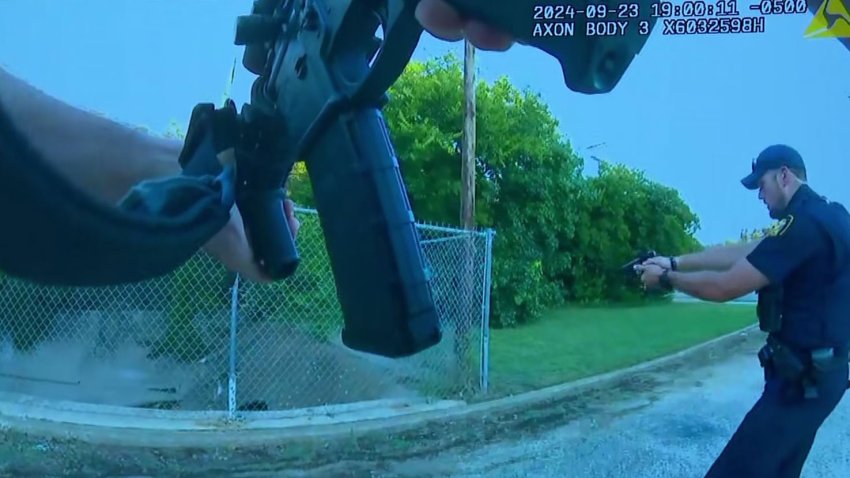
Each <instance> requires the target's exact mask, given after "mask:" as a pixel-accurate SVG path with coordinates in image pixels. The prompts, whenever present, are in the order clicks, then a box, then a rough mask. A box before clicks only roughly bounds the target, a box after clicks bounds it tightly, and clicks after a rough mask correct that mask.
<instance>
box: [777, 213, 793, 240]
mask: <svg viewBox="0 0 850 478" xmlns="http://www.w3.org/2000/svg"><path fill="white" fill-rule="evenodd" d="M793 223H794V215H793V214H789V215H788V216H785V219H783V220H781V221H779V224H777V225H776V233H775V234H774V236H781V235H783V234H785V232H786V231H788V229H789V228H790V227H791V224H793Z"/></svg>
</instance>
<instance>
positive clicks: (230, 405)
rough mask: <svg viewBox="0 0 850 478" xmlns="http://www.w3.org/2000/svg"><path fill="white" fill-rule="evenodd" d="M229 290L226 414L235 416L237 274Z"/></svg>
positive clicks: (230, 416) (237, 311) (237, 310)
mask: <svg viewBox="0 0 850 478" xmlns="http://www.w3.org/2000/svg"><path fill="white" fill-rule="evenodd" d="M230 290H231V292H230V351H229V355H230V365H229V370H228V373H227V416H228V417H229V418H234V417H235V416H236V327H237V326H238V319H239V274H236V278H235V279H234V280H233V287H231V289H230Z"/></svg>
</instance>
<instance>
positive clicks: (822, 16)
mask: <svg viewBox="0 0 850 478" xmlns="http://www.w3.org/2000/svg"><path fill="white" fill-rule="evenodd" d="M843 1H844V0H824V2H823V3H821V5H820V8H818V11H817V12H815V17H814V18H813V19H812V23H810V24H809V26H808V28H806V31H805V32H804V33H803V36H804V37H806V38H850V12H848V11H847V7H846V6H845V5H844V3H842V2H843Z"/></svg>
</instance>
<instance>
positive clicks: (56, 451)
mask: <svg viewBox="0 0 850 478" xmlns="http://www.w3.org/2000/svg"><path fill="white" fill-rule="evenodd" d="M762 340H763V338H762V336H761V334H760V333H759V332H758V331H755V332H752V333H748V334H743V335H741V336H739V337H736V338H735V339H733V340H730V341H725V342H723V343H721V344H719V345H716V346H712V347H710V348H708V349H705V350H703V351H701V352H699V353H698V354H696V355H694V356H690V357H688V358H687V359H686V360H679V361H676V362H674V363H670V364H668V365H666V366H664V367H663V368H659V369H656V370H650V371H644V372H640V373H636V374H634V375H631V376H628V377H624V378H622V379H621V380H619V381H618V382H617V383H616V384H615V385H614V386H613V387H607V388H603V389H589V390H586V391H584V392H582V393H580V394H577V395H574V396H571V397H568V398H565V399H562V400H558V401H556V402H552V403H546V404H543V405H540V406H537V407H534V408H530V409H525V410H519V411H511V412H508V413H503V414H498V415H495V414H494V415H491V416H488V417H486V418H485V419H480V418H479V419H476V420H459V421H454V422H451V423H438V424H434V425H431V426H426V427H423V428H421V429H419V430H416V431H413V432H407V433H400V434H394V435H389V436H388V435H387V434H386V433H383V434H374V435H367V436H360V437H352V438H350V439H346V440H341V441H334V442H323V441H314V442H301V443H294V444H293V443H290V444H285V445H275V446H267V447H262V448H252V449H240V448H236V447H234V448H230V449H205V450H201V449H181V450H173V449H145V448H127V447H105V446H97V445H90V444H86V443H82V442H77V441H67V440H54V439H43V438H40V437H33V436H26V435H24V434H21V433H19V432H16V431H10V430H6V431H4V432H3V433H2V435H0V436H2V438H0V476H15V477H27V476H32V477H36V476H37V477H48V476H135V477H141V476H185V477H191V476H204V477H211V476H238V477H260V476H316V477H318V476H321V477H330V476H340V477H360V476H364V477H366V476H368V477H375V476H385V477H390V476H398V477H414V476H423V477H426V476H485V475H486V476H518V475H517V474H514V473H518V474H525V471H522V470H514V471H513V472H512V471H510V467H511V463H521V462H523V461H528V459H534V456H535V455H534V453H531V452H529V451H528V450H525V451H523V450H521V448H522V447H519V448H517V446H518V445H517V444H518V443H534V442H535V441H539V440H541V439H544V440H545V439H546V437H547V436H551V435H552V434H555V433H559V430H563V429H564V427H569V426H571V425H573V426H574V425H576V424H580V423H582V421H583V420H587V419H588V417H603V418H604V421H605V422H607V423H609V424H610V423H614V422H615V421H617V420H620V419H622V418H623V417H628V416H629V415H630V414H633V413H635V411H637V410H641V409H645V408H647V407H650V406H651V405H652V404H653V403H656V402H658V401H659V400H662V399H663V398H664V397H665V396H667V395H670V394H671V393H674V392H675V391H677V390H681V389H682V387H683V386H696V387H697V388H699V387H700V386H701V383H700V379H699V378H698V377H701V376H708V375H710V371H711V370H712V368H716V367H718V366H721V365H722V364H727V366H729V364H730V363H731V365H732V366H734V367H735V368H740V367H739V365H737V364H736V363H734V362H730V361H734V360H739V361H740V360H742V359H743V360H747V361H752V360H754V357H753V355H754V353H755V352H756V351H757V350H758V347H759V346H760V345H761V341H762ZM749 366H750V367H753V368H755V369H757V368H758V366H757V365H755V364H753V363H750V364H749ZM695 377H697V378H696V379H695ZM721 392H722V391H721V390H718V394H720V393H721ZM750 404H751V402H750V403H744V404H742V406H746V407H749V405H750ZM691 412H694V413H696V412H697V410H691ZM593 421H594V423H595V424H594V425H593V426H594V427H599V425H600V422H599V420H596V419H594V420H593ZM605 422H602V425H604V424H605ZM680 425H684V426H687V422H683V423H682V424H680ZM603 428H604V427H603ZM517 450H520V451H517ZM494 454H495V457H496V458H498V457H503V456H508V458H507V459H506V460H507V461H505V459H504V458H500V459H501V461H503V463H502V464H501V465H499V466H500V467H497V468H495V469H494V468H493V466H494V461H495V462H498V461H499V459H496V458H494ZM509 455H518V456H514V457H513V458H511V457H510V456H509ZM476 460H478V461H479V462H480V463H479V465H480V466H479V468H481V469H479V470H471V469H470V468H469V466H472V464H473V463H474V462H475V461H476ZM503 471H504V473H502V472H503ZM535 474H536V475H538V476H549V475H545V474H539V473H538V472H535ZM551 476H556V475H551ZM557 476H564V475H563V474H561V475H557ZM571 476H573V474H571ZM574 476H579V475H574ZM581 476H597V475H581ZM600 476H601V475H600ZM630 476H638V475H634V474H632V475H630ZM646 476H649V475H646ZM659 476H661V475H659ZM665 476H674V475H665ZM675 476H679V475H675ZM683 476H685V475H683Z"/></svg>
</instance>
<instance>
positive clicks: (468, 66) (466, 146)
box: [454, 40, 476, 391]
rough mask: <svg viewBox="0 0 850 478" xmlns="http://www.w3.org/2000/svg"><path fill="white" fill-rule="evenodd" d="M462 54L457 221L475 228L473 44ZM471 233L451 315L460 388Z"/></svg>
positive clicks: (469, 304)
mask: <svg viewBox="0 0 850 478" xmlns="http://www.w3.org/2000/svg"><path fill="white" fill-rule="evenodd" d="M464 47H465V51H464V55H463V105H464V106H463V140H462V144H461V198H460V222H461V224H463V227H464V229H469V230H471V229H474V228H475V106H476V105H475V47H474V46H473V45H472V43H470V42H469V41H468V40H467V41H464ZM475 239H476V236H475V235H473V234H472V233H471V232H470V234H469V235H468V236H467V237H466V240H465V241H464V243H465V247H464V251H463V253H462V255H461V258H462V259H461V264H462V272H461V280H462V286H461V287H462V289H461V290H462V292H461V301H460V304H459V305H460V306H461V307H460V309H461V310H460V314H457V315H456V317H455V324H456V328H455V333H456V335H455V340H454V349H455V360H456V363H457V365H458V369H457V370H458V372H459V374H460V377H459V378H460V383H461V387H463V388H462V389H463V390H464V391H465V389H466V388H467V387H468V386H469V383H470V379H471V374H470V368H469V365H470V364H469V359H470V356H469V353H470V349H469V332H470V327H471V326H472V324H473V320H474V317H475V312H474V311H475V303H476V302H475V298H476V294H475V256H476V254H475V251H476V247H475V246H476V244H475Z"/></svg>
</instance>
